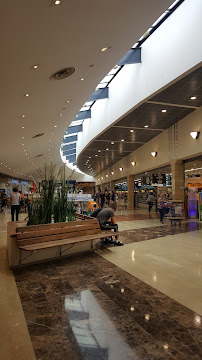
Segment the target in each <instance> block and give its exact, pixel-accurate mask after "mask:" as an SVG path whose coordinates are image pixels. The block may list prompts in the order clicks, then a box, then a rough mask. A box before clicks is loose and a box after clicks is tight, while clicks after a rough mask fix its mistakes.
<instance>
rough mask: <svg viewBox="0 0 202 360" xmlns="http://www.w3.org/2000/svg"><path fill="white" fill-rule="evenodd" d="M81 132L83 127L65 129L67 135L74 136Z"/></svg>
mask: <svg viewBox="0 0 202 360" xmlns="http://www.w3.org/2000/svg"><path fill="white" fill-rule="evenodd" d="M81 131H83V125H82V124H81V125H76V126H70V127H68V129H67V134H68V135H69V134H75V133H78V132H81Z"/></svg>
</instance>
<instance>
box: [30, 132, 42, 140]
mask: <svg viewBox="0 0 202 360" xmlns="http://www.w3.org/2000/svg"><path fill="white" fill-rule="evenodd" d="M43 135H44V133H40V134H37V135H34V136H32V139H36V138H38V137H40V136H43Z"/></svg>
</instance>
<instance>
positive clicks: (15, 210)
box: [11, 187, 21, 221]
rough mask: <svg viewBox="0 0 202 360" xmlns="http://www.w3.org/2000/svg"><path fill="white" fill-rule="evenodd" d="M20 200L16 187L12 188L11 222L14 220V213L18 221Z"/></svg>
mask: <svg viewBox="0 0 202 360" xmlns="http://www.w3.org/2000/svg"><path fill="white" fill-rule="evenodd" d="M20 200H21V194H20V193H19V192H18V189H17V188H16V187H14V188H13V192H12V194H11V220H12V221H15V220H14V215H15V213H16V221H18V214H19V210H20Z"/></svg>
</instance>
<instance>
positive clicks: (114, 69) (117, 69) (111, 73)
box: [107, 65, 120, 75]
mask: <svg viewBox="0 0 202 360" xmlns="http://www.w3.org/2000/svg"><path fill="white" fill-rule="evenodd" d="M119 69H120V66H118V65H116V66H115V67H114V68H113V69H112V70H111V71H110V72H109V73H108V74H107V75H115V74H116V73H117V71H119Z"/></svg>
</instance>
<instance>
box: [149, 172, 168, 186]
mask: <svg viewBox="0 0 202 360" xmlns="http://www.w3.org/2000/svg"><path fill="white" fill-rule="evenodd" d="M152 184H159V185H163V184H166V174H152Z"/></svg>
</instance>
